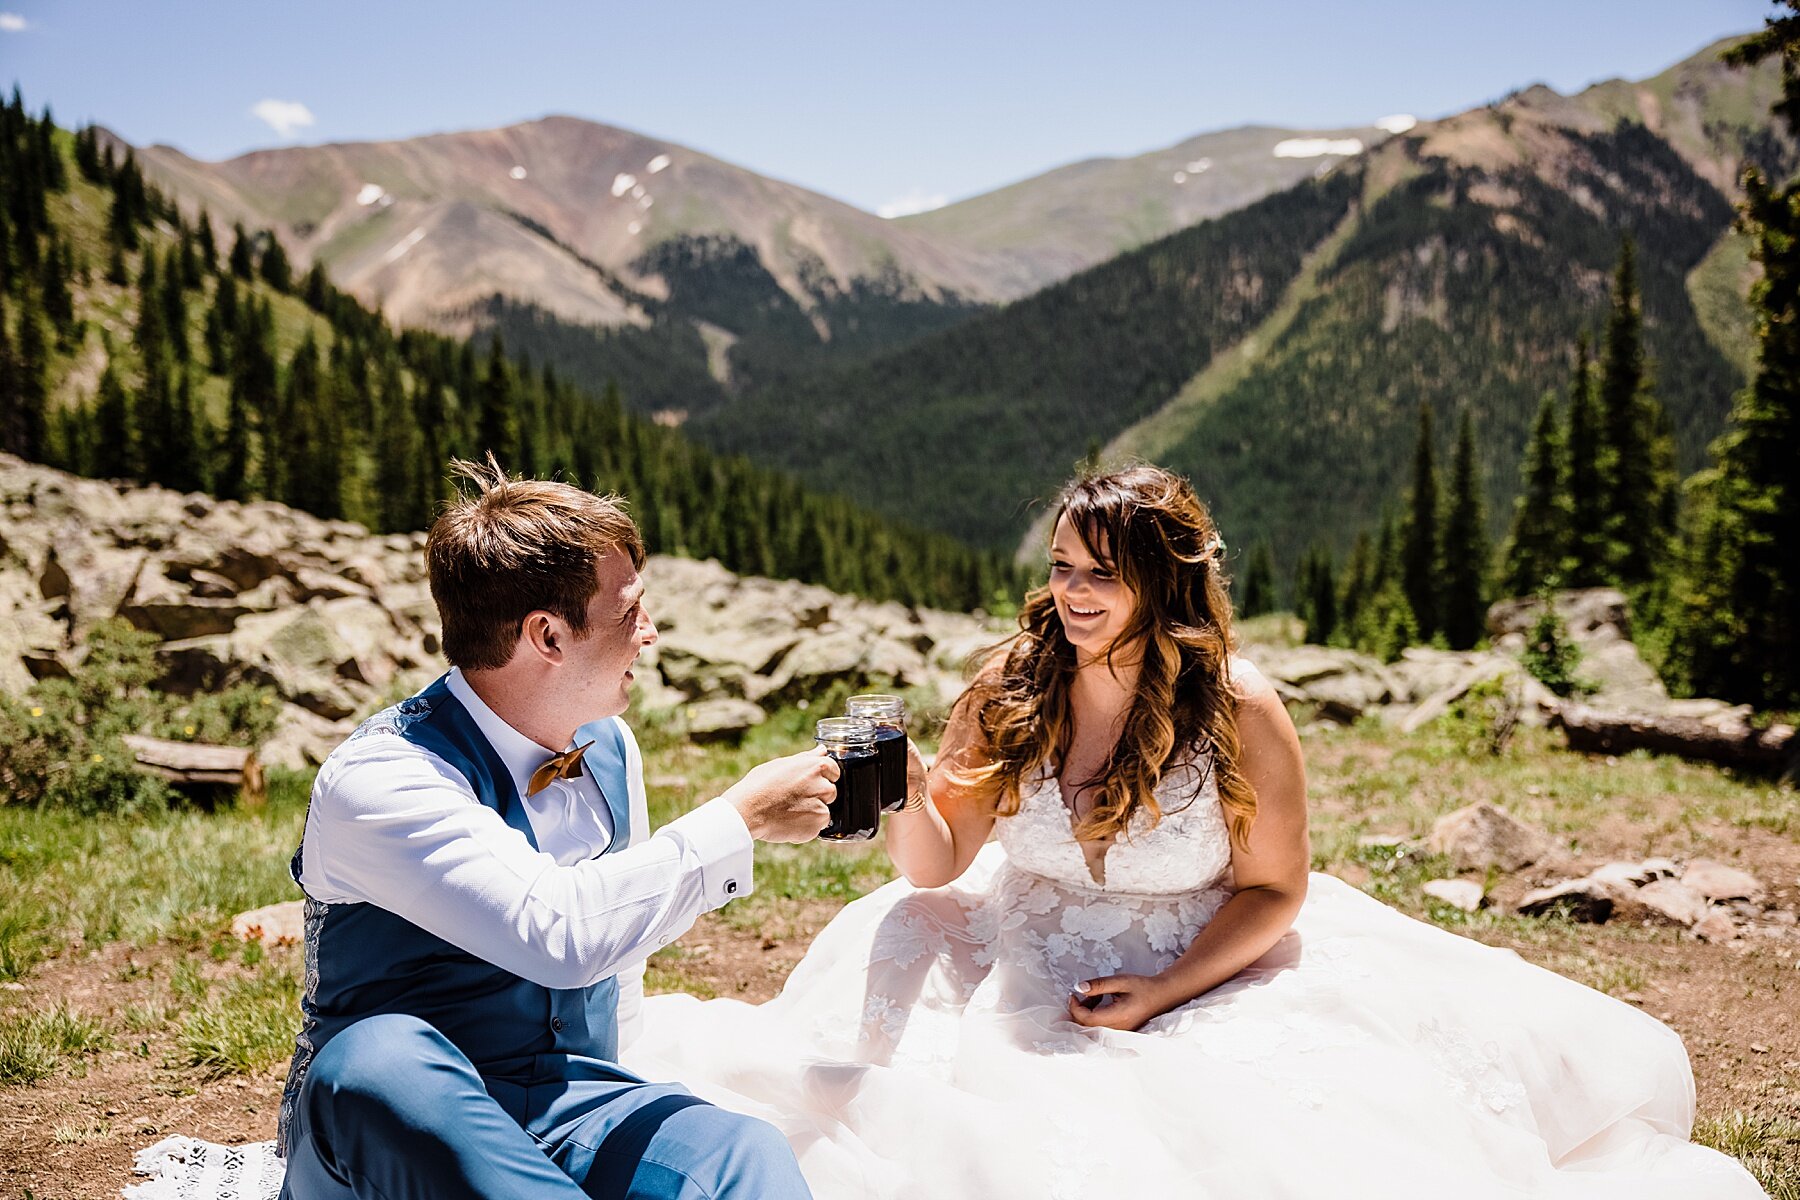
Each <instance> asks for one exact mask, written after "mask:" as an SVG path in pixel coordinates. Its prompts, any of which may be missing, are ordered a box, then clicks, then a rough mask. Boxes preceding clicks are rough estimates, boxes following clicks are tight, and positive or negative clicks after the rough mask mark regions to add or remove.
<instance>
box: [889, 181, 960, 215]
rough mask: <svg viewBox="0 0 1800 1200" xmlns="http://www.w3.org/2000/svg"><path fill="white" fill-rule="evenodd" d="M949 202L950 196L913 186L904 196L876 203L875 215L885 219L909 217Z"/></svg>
mask: <svg viewBox="0 0 1800 1200" xmlns="http://www.w3.org/2000/svg"><path fill="white" fill-rule="evenodd" d="M948 203H950V197H948V196H945V195H943V194H942V193H939V192H927V191H926V190H925V189H924V188H914V189H913V190H912V191H910V192H908V193H906V195H904V196H896V197H895V198H894V199H892V200H889V201H888V202H887V203H886V204H881V205H877V206H876V208H875V215H876V216H878V217H882V218H884V219H886V220H889V221H891V220H893V219H894V218H895V217H910V216H912V215H913V214H914V213H922V212H930V211H931V210H932V209H934V208H942V207H944V205H946V204H948Z"/></svg>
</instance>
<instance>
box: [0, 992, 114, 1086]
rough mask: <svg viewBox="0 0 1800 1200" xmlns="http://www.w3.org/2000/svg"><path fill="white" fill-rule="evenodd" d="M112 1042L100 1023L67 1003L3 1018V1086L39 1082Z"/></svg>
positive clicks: (0, 1070)
mask: <svg viewBox="0 0 1800 1200" xmlns="http://www.w3.org/2000/svg"><path fill="white" fill-rule="evenodd" d="M111 1044H112V1036H111V1035H110V1034H109V1033H108V1032H107V1031H106V1029H105V1028H104V1027H103V1026H102V1025H101V1023H100V1022H99V1021H98V1020H96V1019H95V1018H93V1017H90V1016H88V1015H87V1014H85V1013H82V1012H78V1011H76V1010H75V1009H73V1008H70V1007H69V1006H68V1005H66V1004H60V1003H59V1004H56V1005H53V1006H52V1007H51V1008H50V1009H49V1010H48V1011H47V1012H26V1013H9V1014H7V1015H6V1016H4V1017H0V1085H7V1084H21V1083H36V1082H38V1081H39V1080H41V1079H48V1078H49V1077H50V1076H51V1075H53V1074H54V1073H55V1072H56V1071H57V1070H58V1069H59V1068H60V1067H62V1066H64V1065H65V1064H76V1063H81V1062H83V1061H84V1060H85V1059H86V1057H87V1056H88V1055H90V1054H96V1053H98V1052H100V1051H101V1050H104V1049H106V1048H107V1047H108V1046H110V1045H111Z"/></svg>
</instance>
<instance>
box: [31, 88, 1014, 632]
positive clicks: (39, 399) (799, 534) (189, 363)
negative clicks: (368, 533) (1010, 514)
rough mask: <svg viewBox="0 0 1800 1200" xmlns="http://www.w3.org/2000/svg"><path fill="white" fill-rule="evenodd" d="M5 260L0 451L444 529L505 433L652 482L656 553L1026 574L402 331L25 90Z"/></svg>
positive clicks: (394, 526)
mask: <svg viewBox="0 0 1800 1200" xmlns="http://www.w3.org/2000/svg"><path fill="white" fill-rule="evenodd" d="M0 259H4V261H5V262H6V263H8V264H11V265H12V266H14V267H15V268H16V269H12V270H9V271H7V272H5V273H4V274H0V451H5V452H9V453H15V454H18V455H19V456H21V457H24V458H27V459H30V460H32V461H37V462H42V463H46V464H48V465H51V466H55V467H58V468H60V469H64V470H69V471H72V472H75V473H78V474H82V475H88V476H94V477H99V478H106V479H115V480H130V481H137V482H150V483H158V484H161V485H163V486H165V487H168V488H172V489H174V490H175V491H176V492H209V493H212V494H213V495H215V496H217V497H218V498H220V499H230V500H272V501H276V502H279V503H283V504H288V505H292V506H294V507H297V508H302V509H305V510H306V511H308V512H310V513H312V514H314V515H315V516H317V517H321V518H325V519H328V520H335V519H339V518H348V519H350V520H354V521H358V522H361V523H363V524H365V525H366V526H368V527H370V528H372V529H376V530H378V531H382V532H409V531H416V530H419V529H422V528H424V527H425V526H426V525H428V524H429V523H430V521H431V519H432V516H433V514H434V512H435V511H436V509H437V506H438V504H439V502H440V501H442V500H444V499H446V498H447V497H448V496H449V495H450V494H451V492H450V483H449V481H448V479H447V478H446V475H447V469H446V467H445V463H446V462H447V461H448V460H450V459H452V458H465V459H475V460H477V461H479V460H480V459H482V458H483V457H484V456H485V455H486V454H487V453H490V452H491V453H493V454H495V455H496V456H497V458H498V460H499V461H500V462H501V463H502V464H504V465H505V467H506V468H507V469H509V470H512V471H517V472H520V473H522V474H525V475H527V476H530V477H533V478H566V479H571V480H578V481H580V482H581V483H582V484H583V485H585V486H589V487H593V488H594V489H595V490H597V491H601V492H609V491H616V492H619V493H621V494H624V495H626V496H628V497H629V498H630V502H631V504H632V509H633V514H634V516H635V517H636V519H637V520H638V522H639V525H640V528H641V529H642V530H643V532H644V536H645V539H646V542H647V543H648V544H649V546H650V547H651V548H653V549H656V550H660V551H664V552H672V553H678V554H691V555H694V556H697V557H711V558H717V559H719V560H720V561H721V562H722V563H724V564H726V565H727V566H731V567H734V568H735V569H743V570H746V571H748V572H753V573H756V574H762V575H782V576H789V577H794V578H801V579H806V580H808V581H811V582H818V583H825V584H839V585H841V586H842V588H843V590H848V591H855V592H859V593H861V594H865V595H868V596H870V597H872V598H874V599H881V600H900V601H904V602H906V603H924V602H929V601H933V600H936V601H937V602H939V603H941V604H946V605H950V606H957V607H965V608H966V607H973V606H975V605H977V604H980V603H983V602H986V601H989V600H991V599H992V597H993V596H994V595H995V592H996V589H1010V588H1013V587H1014V586H1015V584H1016V580H1015V579H1014V578H1013V572H1012V570H1011V568H1010V567H1009V565H1008V564H1006V563H1005V562H1004V561H1003V560H1002V559H1001V558H1000V557H999V556H996V555H992V554H979V553H975V552H972V551H970V550H969V548H968V547H966V546H963V545H961V544H959V543H956V542H955V541H953V540H952V539H950V538H948V537H945V536H943V535H942V534H940V533H935V532H930V531H923V530H919V529H916V528H912V527H907V526H903V525H902V524H900V523H897V522H894V521H891V520H887V519H883V518H881V517H879V516H876V515H874V514H871V513H869V512H867V511H866V510H862V509H859V508H857V507H856V506H855V505H854V504H852V503H850V502H848V501H846V500H845V499H843V498H842V497H837V496H822V495H819V494H818V493H816V492H809V491H808V490H806V489H805V488H803V487H802V486H800V485H799V484H798V483H797V482H796V481H795V480H794V479H793V478H792V477H791V476H784V475H780V474H777V473H774V472H771V471H769V470H767V469H765V468H759V467H757V466H755V465H753V464H750V463H748V462H746V461H745V460H743V459H742V458H738V457H729V458H728V457H724V456H719V455H715V454H713V453H710V452H709V451H708V450H706V449H705V448H703V447H700V446H698V445H697V444H695V443H694V442H693V441H692V440H691V439H690V438H688V437H687V436H686V435H685V434H684V433H683V432H682V431H680V430H677V429H668V428H662V427H659V426H658V425H657V424H654V423H652V422H650V421H648V420H645V419H643V418H642V417H639V416H636V415H634V414H631V413H629V412H627V411H625V410H624V409H623V407H622V406H621V404H620V403H619V401H618V398H617V396H616V395H614V394H604V395H594V394H591V393H587V392H584V391H582V390H581V389H579V388H576V387H573V386H571V385H570V384H569V383H568V382H567V381H566V380H565V379H563V378H561V377H559V376H558V375H557V374H556V373H555V372H554V371H551V370H548V369H544V370H530V371H525V370H521V369H520V368H519V367H518V366H517V365H516V364H514V363H512V362H510V361H509V360H508V359H507V358H506V356H505V355H503V354H501V353H500V352H499V347H497V346H496V347H491V348H490V349H489V351H488V352H487V353H485V354H479V353H477V350H476V347H475V346H474V345H473V344H472V343H471V342H469V341H468V340H466V339H458V338H455V337H452V336H449V335H445V334H440V333H432V332H429V331H423V330H417V329H407V330H396V329H395V328H393V327H392V326H391V325H390V324H389V323H388V322H387V321H386V320H385V319H384V318H383V317H382V316H381V315H380V314H379V313H377V312H374V311H372V310H370V309H367V308H365V307H364V306H363V305H362V304H361V303H359V302H358V301H357V300H356V299H355V298H354V297H352V296H350V295H348V294H347V293H344V292H341V291H339V290H338V289H336V288H335V287H333V286H332V285H331V284H330V283H329V281H328V280H327V279H326V277H325V273H324V271H323V270H322V269H313V270H309V271H307V272H306V273H305V274H304V275H300V274H298V273H296V272H295V271H294V270H293V268H292V265H291V263H290V261H289V259H288V257H287V254H286V252H285V250H284V248H283V246H282V243H281V242H280V241H279V240H278V239H275V238H272V237H270V236H268V235H267V234H266V233H257V234H251V235H248V236H246V237H244V238H242V239H238V240H236V241H235V242H233V241H231V240H230V239H226V240H225V241H224V242H221V239H219V238H218V237H217V236H216V232H215V226H214V225H213V224H212V223H211V221H210V219H209V220H207V221H196V222H194V223H191V224H190V223H189V222H188V220H187V219H186V217H184V215H183V214H182V212H181V211H180V209H179V208H178V207H177V205H176V204H175V203H174V202H173V201H172V200H171V199H170V198H169V197H168V196H166V195H165V194H164V193H162V192H161V191H160V190H159V189H158V188H156V187H155V186H153V185H150V184H147V183H146V181H145V179H144V176H143V173H142V171H141V169H140V168H139V166H138V164H137V162H136V160H135V158H134V157H132V156H129V155H127V156H125V157H123V158H119V157H117V156H116V155H115V154H114V153H113V151H112V147H111V145H110V144H103V140H102V139H101V138H100V137H99V136H98V135H97V134H96V133H95V131H94V130H92V129H87V130H83V131H81V132H79V133H77V134H75V135H73V136H71V135H70V134H68V133H67V132H65V131H63V130H60V129H57V128H56V127H55V126H54V125H53V123H52V121H51V119H50V116H49V114H48V111H47V110H46V111H45V113H44V115H43V116H41V117H38V116H33V115H31V114H28V113H27V112H26V111H25V110H24V106H23V103H22V101H21V100H20V99H19V98H18V94H17V92H15V93H14V96H13V99H12V100H11V101H9V102H5V103H0ZM0 549H3V547H0ZM146 578H148V576H146ZM262 580H263V577H262V576H260V575H258V576H256V577H255V578H254V579H240V580H239V581H238V586H240V587H242V588H248V587H251V586H253V585H254V584H256V583H259V582H262ZM114 582H115V583H117V582H119V581H117V580H115V581H114ZM214 583H216V581H214ZM62 586H64V587H65V588H66V586H67V585H66V582H65V583H64V584H63V585H62ZM208 586H212V585H211V584H209V585H208ZM264 591H265V592H266V591H267V589H264ZM334 594H335V593H330V592H324V593H318V592H315V593H308V594H306V595H300V594H296V593H294V592H292V591H291V590H288V589H286V588H285V586H280V587H276V588H275V591H274V593H273V594H271V595H269V596H266V597H265V599H269V600H272V601H274V602H276V603H277V604H278V605H291V604H297V603H302V602H304V601H306V600H308V599H316V598H320V597H321V596H330V595H334ZM118 599H119V597H117V596H115V597H113V601H114V602H115V603H116V602H117V601H118ZM225 607H230V606H229V605H226V606H225ZM215 615H216V616H218V617H222V616H223V615H224V614H222V613H220V614H215ZM227 624H229V622H228V621H227ZM201 625H202V626H204V625H205V621H204V620H202V621H201ZM165 632H168V633H169V636H196V637H197V636H202V635H207V634H214V633H218V632H221V630H220V629H217V628H211V629H209V628H201V627H197V628H190V629H188V630H187V631H186V633H183V634H177V633H175V632H173V631H165ZM0 633H4V630H0Z"/></svg>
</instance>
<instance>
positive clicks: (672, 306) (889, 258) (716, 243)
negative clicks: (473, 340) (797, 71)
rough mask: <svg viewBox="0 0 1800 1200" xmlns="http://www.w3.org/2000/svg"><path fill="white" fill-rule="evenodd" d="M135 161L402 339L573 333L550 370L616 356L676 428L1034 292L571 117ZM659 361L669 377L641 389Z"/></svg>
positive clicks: (558, 347)
mask: <svg viewBox="0 0 1800 1200" xmlns="http://www.w3.org/2000/svg"><path fill="white" fill-rule="evenodd" d="M115 140H116V139H115ZM120 149H121V150H122V149H123V147H122V145H121V146H120ZM137 155H138V159H139V161H140V163H141V164H142V165H143V168H144V170H145V172H146V174H147V176H148V177H149V178H150V179H151V181H152V182H154V183H155V184H157V185H158V186H160V187H162V188H163V189H164V190H165V191H168V192H169V193H171V194H173V195H174V196H176V197H177V198H178V199H179V201H180V203H181V204H182V206H183V209H184V211H186V212H187V213H188V214H189V215H190V217H191V216H193V215H195V214H196V213H197V211H198V209H199V208H201V207H205V208H206V209H207V210H209V211H210V212H211V213H212V214H213V218H214V220H215V221H220V220H222V221H223V222H224V223H225V226H226V227H229V225H230V224H231V223H232V222H234V221H240V222H242V223H243V224H244V225H245V226H247V227H248V228H250V229H260V228H269V229H272V230H273V231H275V232H276V233H277V234H278V235H279V236H280V238H281V239H282V242H283V244H284V245H286V246H287V247H288V248H289V252H290V253H291V254H292V255H293V257H294V258H295V259H296V261H297V262H299V263H300V264H301V265H303V266H305V265H310V264H311V263H314V262H318V263H322V264H324V265H325V267H326V268H327V270H328V271H329V272H330V275H331V278H332V280H333V282H334V283H335V284H336V285H337V286H339V287H341V288H343V289H344V290H346V291H348V292H350V293H351V294H352V295H355V296H356V297H358V298H359V299H360V300H362V301H363V302H365V303H367V304H370V305H372V306H375V307H378V308H379V309H380V310H381V311H382V312H383V314H384V315H385V316H387V317H388V318H389V319H390V320H392V321H394V322H396V323H398V324H408V325H415V326H424V327H429V328H435V329H439V330H443V331H446V332H453V333H458V334H469V333H472V332H476V331H478V330H482V331H485V330H490V329H496V328H497V329H498V330H499V331H500V332H501V334H502V335H503V336H504V335H505V334H507V333H508V332H514V331H517V332H520V333H521V335H522V336H526V337H534V336H538V335H540V334H542V333H543V331H544V330H545V329H546V328H547V327H548V326H549V325H552V324H554V325H561V326H567V327H569V330H570V331H572V332H564V331H560V330H559V331H553V333H552V334H551V336H550V339H549V340H550V344H549V345H546V346H543V347H541V348H542V349H543V350H544V351H545V353H546V355H547V357H546V358H540V359H539V360H538V361H540V362H543V361H553V362H554V361H556V358H555V356H556V355H557V354H560V353H564V352H566V353H568V354H569V356H570V361H571V362H579V361H583V360H584V359H585V358H592V357H594V356H595V355H598V357H599V359H600V360H601V362H602V364H603V365H604V366H606V367H611V368H614V369H611V370H607V371H606V372H605V373H603V374H601V375H598V376H597V377H591V378H583V379H579V380H578V382H582V383H584V384H591V385H593V386H596V387H598V386H600V385H603V384H604V383H605V382H606V381H607V379H608V378H611V377H617V376H619V375H623V376H625V377H626V378H627V379H628V380H633V381H635V382H637V383H638V384H639V385H640V386H638V387H634V388H630V389H629V390H628V391H627V399H628V400H629V401H630V402H631V403H632V404H633V406H634V407H637V408H639V409H640V410H641V411H667V412H669V413H671V414H672V415H673V417H674V419H680V418H681V417H682V416H684V415H685V412H686V411H687V410H689V409H704V408H706V407H708V406H710V405H714V404H717V403H720V402H722V401H723V399H724V398H725V397H726V395H728V394H729V393H730V392H732V391H735V390H738V389H740V388H742V387H746V386H750V385H751V384H752V383H754V382H757V381H763V380H768V379H771V378H774V377H775V376H777V375H779V374H781V373H783V372H784V371H785V370H789V369H794V368H795V366H796V365H803V364H805V363H808V362H810V361H812V359H814V358H822V359H832V358H837V359H843V358H850V357H854V356H856V355H857V354H859V353H863V352H865V351H867V350H868V349H870V348H875V349H880V348H887V347H889V346H891V345H893V344H897V343H899V342H901V341H904V340H906V339H908V338H910V337H912V336H915V335H916V333H917V332H919V331H921V330H924V331H930V330H933V329H937V328H942V327H944V326H946V325H949V324H954V323H955V322H957V321H960V320H962V319H963V318H964V317H965V316H967V315H968V313H969V312H970V311H972V310H974V309H976V308H978V307H979V306H982V305H984V304H987V303H989V302H992V301H995V300H998V299H1001V298H1003V297H1004V296H1007V295H1012V294H1016V293H1017V292H1018V291H1019V290H1020V289H1021V287H1022V286H1023V285H1022V284H1021V283H1019V282H1017V281H1014V282H1012V283H1010V284H1009V283H1008V282H1007V279H1006V276H1007V272H1008V270H1009V269H1010V268H1009V266H1008V264H1006V263H1005V262H1004V261H1003V260H1002V259H1000V258H999V257H997V256H994V255H988V254H984V253H983V252H980V251H975V250H968V249H964V248H962V247H958V246H952V245H949V244H946V243H942V242H940V241H939V240H938V239H934V238H932V237H930V236H928V235H926V234H924V233H920V232H916V231H913V230H909V229H906V228H904V227H901V226H897V225H895V224H893V223H892V222H888V221H884V220H882V219H881V218H879V217H876V216H874V215H872V214H870V213H866V212H863V211H861V210H859V209H856V208H853V207H852V206H850V205H847V204H844V203H841V202H839V201H836V200H832V199H830V198H829V197H826V196H822V195H819V194H818V193H815V192H810V191H807V190H806V189H804V188H800V187H795V186H793V185H791V184H787V183H782V182H779V181H777V180H773V179H768V178H765V177H763V176H760V175H757V174H756V173H754V172H752V171H748V170H745V169H743V168H741V167H736V166H733V165H731V164H729V163H726V162H722V161H720V160H719V159H716V158H713V157H711V156H709V155H705V154H702V153H700V152H698V151H695V150H691V149H688V148H687V147H685V146H680V145H677V144H675V143H672V142H665V141H660V140H657V139H654V138H649V137H645V136H643V135H640V134H636V133H632V132H629V131H626V130H622V129H616V128H613V127H610V126H607V125H601V124H597V123H595V122H591V121H583V120H578V119H576V118H572V117H561V116H554V117H546V118H544V119H542V120H538V121H531V122H527V123H525V124H521V125H514V126H509V127H507V128H504V129H494V130H483V131H476V132H464V133H446V134H437V135H432V136H429V137H419V138H411V139H407V140H404V141H393V142H364V143H345V144H333V145H325V146H311V147H293V148H284V149H276V150H263V151H257V152H255V153H251V154H245V155H241V156H239V157H237V158H232V159H229V160H226V161H223V162H217V163H207V162H201V161H199V160H196V159H193V158H191V157H189V156H187V155H185V154H183V153H181V152H180V151H179V150H176V149H174V148H171V147H168V146H151V147H147V148H143V149H139V150H138V151H137ZM614 360H619V361H617V362H615V361H614ZM658 361H664V362H666V363H667V366H668V369H666V370H660V369H658V370H649V371H645V370H643V369H641V368H643V367H644V366H645V365H646V363H650V364H654V363H655V362H658ZM634 363H635V364H637V365H638V367H639V368H640V369H638V370H636V371H635V372H634V371H633V364H634ZM562 365H565V366H567V365H568V363H564V364H562Z"/></svg>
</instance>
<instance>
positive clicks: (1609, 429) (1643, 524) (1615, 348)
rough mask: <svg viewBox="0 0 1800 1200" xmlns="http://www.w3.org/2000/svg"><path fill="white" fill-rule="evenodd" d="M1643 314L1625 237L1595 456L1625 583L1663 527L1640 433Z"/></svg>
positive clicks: (1635, 576)
mask: <svg viewBox="0 0 1800 1200" xmlns="http://www.w3.org/2000/svg"><path fill="white" fill-rule="evenodd" d="M1644 384H1645V368H1644V347H1643V314H1642V313H1641V312H1640V311H1639V307H1638V288H1637V251H1636V248H1635V247H1634V245H1633V243H1632V240H1631V238H1630V237H1626V238H1625V239H1624V241H1623V243H1622V244H1621V246H1620V248H1619V263H1618V267H1617V270H1616V271H1615V273H1614V276H1613V294H1612V309H1611V312H1610V314H1609V315H1608V317H1607V322H1606V340H1605V348H1604V352H1603V354H1602V356H1601V362H1600V386H1599V399H1600V419H1601V423H1602V429H1603V430H1604V435H1603V436H1604V438H1605V452H1604V454H1603V456H1602V458H1601V464H1602V469H1603V470H1602V481H1603V488H1604V490H1603V496H1604V504H1605V529H1606V534H1607V538H1608V540H1609V541H1610V542H1611V546H1610V548H1609V549H1610V554H1611V565H1612V569H1613V574H1614V576H1615V577H1616V578H1617V579H1618V580H1619V581H1620V582H1623V583H1641V582H1643V581H1644V580H1646V579H1648V578H1649V577H1650V573H1651V567H1652V565H1653V562H1652V560H1653V556H1654V549H1655V545H1656V543H1657V542H1658V541H1659V540H1660V535H1661V531H1660V529H1659V522H1658V520H1657V504H1656V488H1655V481H1654V479H1653V478H1652V475H1651V471H1652V462H1651V449H1650V445H1649V439H1648V437H1647V436H1646V429H1645V426H1646V423H1647V422H1646V412H1645V409H1646V406H1647V404H1649V403H1653V401H1649V400H1648V399H1647V398H1646V397H1645V396H1644V395H1643V394H1642V393H1643V391H1644Z"/></svg>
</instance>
